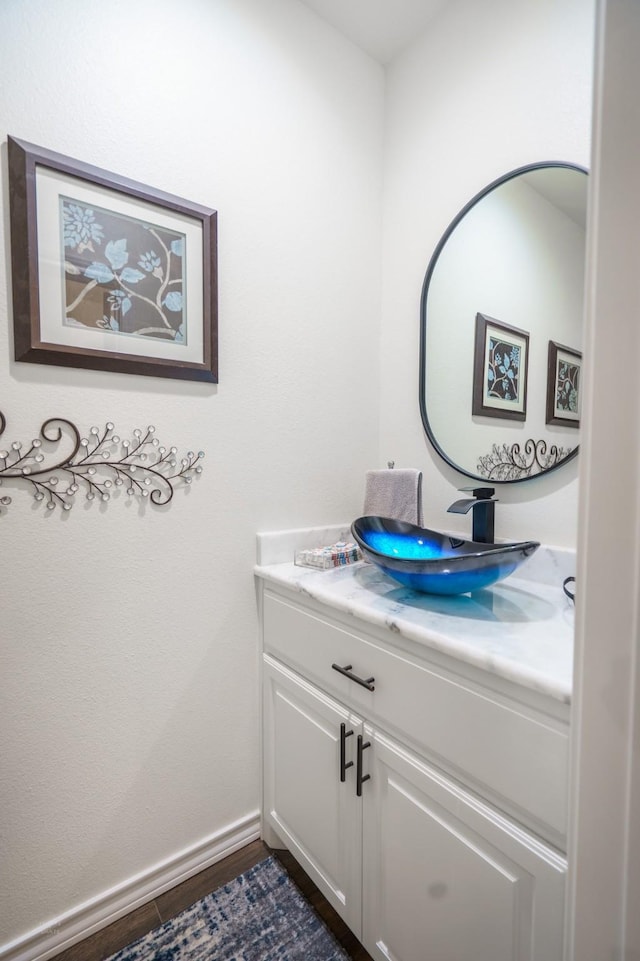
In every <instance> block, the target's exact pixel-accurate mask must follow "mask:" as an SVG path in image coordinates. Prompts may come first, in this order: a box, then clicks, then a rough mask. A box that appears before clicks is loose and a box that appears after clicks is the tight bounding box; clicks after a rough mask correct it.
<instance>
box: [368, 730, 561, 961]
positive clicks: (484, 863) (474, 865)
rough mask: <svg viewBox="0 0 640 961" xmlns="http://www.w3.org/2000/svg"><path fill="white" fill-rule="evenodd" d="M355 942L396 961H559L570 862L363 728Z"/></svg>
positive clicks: (407, 754)
mask: <svg viewBox="0 0 640 961" xmlns="http://www.w3.org/2000/svg"><path fill="white" fill-rule="evenodd" d="M366 741H369V742H370V744H371V747H370V748H369V749H367V750H366V751H365V752H364V758H365V760H364V766H365V771H366V773H368V774H369V775H370V779H369V780H368V781H367V782H366V784H364V786H363V802H364V808H363V818H364V826H363V888H364V890H363V941H364V944H365V945H366V947H367V950H368V951H369V952H370V953H371V955H372V956H373V957H374V958H376V959H380V961H382V959H392V961H426V959H428V961H561V958H562V936H563V935H562V928H563V902H564V880H565V872H566V861H565V860H564V859H563V858H562V857H560V856H559V855H558V854H557V853H556V852H554V851H553V850H551V849H550V848H548V847H546V846H545V845H543V844H542V843H541V842H540V841H538V840H537V839H536V838H534V837H533V836H531V835H529V834H527V833H526V832H524V831H523V830H521V829H520V828H518V827H517V826H515V825H514V824H512V823H511V822H509V821H507V820H506V819H505V818H503V817H502V816H501V815H500V814H499V813H498V812H497V811H494V810H493V809H491V808H489V807H487V806H486V805H485V804H483V803H482V802H481V801H479V800H478V799H476V798H475V797H473V796H472V795H470V794H467V793H466V792H465V791H464V790H463V789H462V788H460V787H458V786H457V785H456V784H454V782H452V781H450V780H449V779H448V778H445V777H444V776H443V775H441V774H440V773H439V772H438V771H437V770H435V769H433V768H431V767H430V766H428V765H425V764H424V763H423V762H422V761H420V760H419V759H417V758H415V757H414V756H413V755H411V754H410V753H408V752H406V751H405V750H404V749H402V748H401V747H400V746H399V745H397V744H396V743H395V742H393V741H391V740H389V739H387V738H386V737H384V736H382V735H380V734H379V733H377V732H375V731H374V730H373V729H370V728H369V727H368V725H366V726H365V743H366Z"/></svg>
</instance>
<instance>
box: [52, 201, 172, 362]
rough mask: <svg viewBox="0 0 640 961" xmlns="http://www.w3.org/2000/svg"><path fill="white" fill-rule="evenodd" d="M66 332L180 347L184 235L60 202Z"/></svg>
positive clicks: (92, 208)
mask: <svg viewBox="0 0 640 961" xmlns="http://www.w3.org/2000/svg"><path fill="white" fill-rule="evenodd" d="M60 214H61V218H60V219H61V237H62V244H63V246H64V283H63V289H64V294H65V318H64V323H65V325H67V326H73V327H82V328H84V329H85V330H103V331H104V330H107V331H110V332H112V333H117V334H122V335H126V336H130V337H131V336H134V337H145V338H151V339H157V340H168V341H171V342H172V343H180V344H183V343H185V336H184V331H185V291H184V277H185V263H184V260H185V237H184V234H181V233H178V232H177V231H174V230H170V229H168V228H166V227H160V226H158V225H154V224H151V223H148V222H146V221H143V220H138V219H137V218H135V217H128V216H126V215H124V214H120V213H116V212H115V211H111V210H105V209H101V208H100V207H96V206H94V205H89V204H86V203H84V202H82V201H79V200H74V199H72V198H71V197H61V198H60Z"/></svg>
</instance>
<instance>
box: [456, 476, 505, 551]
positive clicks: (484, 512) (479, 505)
mask: <svg viewBox="0 0 640 961" xmlns="http://www.w3.org/2000/svg"><path fill="white" fill-rule="evenodd" d="M460 490H461V491H464V492H469V493H471V494H473V497H465V498H463V499H462V500H459V501H454V503H453V504H452V505H451V507H448V508H447V513H450V514H468V513H469V511H470V510H473V525H472V533H471V539H472V540H474V541H477V542H478V543H480V544H493V543H494V540H495V538H494V533H493V532H494V527H495V516H496V503H497V499H496V498H494V496H493V495H494V494H495V488H494V487H461V488H460Z"/></svg>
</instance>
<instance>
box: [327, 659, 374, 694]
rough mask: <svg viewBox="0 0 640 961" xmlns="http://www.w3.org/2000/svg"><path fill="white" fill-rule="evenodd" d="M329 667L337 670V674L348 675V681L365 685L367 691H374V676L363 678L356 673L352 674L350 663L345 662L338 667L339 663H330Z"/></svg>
mask: <svg viewBox="0 0 640 961" xmlns="http://www.w3.org/2000/svg"><path fill="white" fill-rule="evenodd" d="M331 667H332V668H333V669H334V671H338V673H339V674H344V676H345V677H348V678H349V680H350V681H355V682H356V684H360V685H362V687H366V689H367V690H368V691H375V687H374V686H373V682H374V681H375V677H367V678H364V677H358V675H357V674H352V673H351V669H352V665H351V664H345V666H344V667H340V665H339V664H332V665H331Z"/></svg>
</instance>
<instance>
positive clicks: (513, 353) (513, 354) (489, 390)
mask: <svg viewBox="0 0 640 961" xmlns="http://www.w3.org/2000/svg"><path fill="white" fill-rule="evenodd" d="M485 377H486V383H485V391H486V396H487V397H495V398H498V399H499V400H506V401H513V402H516V403H517V402H518V401H519V400H520V347H519V346H518V345H517V344H510V343H509V342H508V341H506V340H502V339H499V338H497V337H494V336H493V335H490V336H489V349H488V352H487V363H486V370H485Z"/></svg>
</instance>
